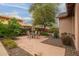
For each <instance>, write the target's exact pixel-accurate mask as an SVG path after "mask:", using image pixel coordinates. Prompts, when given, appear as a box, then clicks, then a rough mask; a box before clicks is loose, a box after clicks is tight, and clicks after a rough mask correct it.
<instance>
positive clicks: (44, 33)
mask: <svg viewBox="0 0 79 59" xmlns="http://www.w3.org/2000/svg"><path fill="white" fill-rule="evenodd" d="M40 34H41V35H44V36H48V35H49V34H48V32H41V33H40Z"/></svg>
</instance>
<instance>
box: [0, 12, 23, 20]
mask: <svg viewBox="0 0 79 59" xmlns="http://www.w3.org/2000/svg"><path fill="white" fill-rule="evenodd" d="M0 15H2V16H9V17H16V18H19V19H22V18H21V16H19V13H18V12H17V11H12V12H0Z"/></svg>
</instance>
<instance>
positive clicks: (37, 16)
mask: <svg viewBox="0 0 79 59" xmlns="http://www.w3.org/2000/svg"><path fill="white" fill-rule="evenodd" d="M29 11H30V12H31V13H32V17H33V19H34V20H33V25H42V26H43V27H44V28H45V27H46V26H52V25H53V24H55V17H56V11H57V4H49V3H43V4H41V3H37V4H32V6H31V8H30V10H29Z"/></svg>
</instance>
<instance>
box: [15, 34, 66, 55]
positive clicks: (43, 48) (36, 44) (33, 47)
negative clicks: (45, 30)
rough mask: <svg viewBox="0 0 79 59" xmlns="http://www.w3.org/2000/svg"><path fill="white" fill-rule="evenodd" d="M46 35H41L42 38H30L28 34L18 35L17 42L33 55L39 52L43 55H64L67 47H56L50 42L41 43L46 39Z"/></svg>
mask: <svg viewBox="0 0 79 59" xmlns="http://www.w3.org/2000/svg"><path fill="white" fill-rule="evenodd" d="M46 39H47V38H46V37H40V39H29V38H28V37H27V36H22V37H18V40H16V43H17V44H18V46H19V47H20V48H22V49H24V50H25V51H28V52H29V53H31V54H32V55H34V54H38V55H43V56H64V55H65V49H64V48H61V47H56V46H53V45H49V44H44V43H41V42H42V41H44V40H46Z"/></svg>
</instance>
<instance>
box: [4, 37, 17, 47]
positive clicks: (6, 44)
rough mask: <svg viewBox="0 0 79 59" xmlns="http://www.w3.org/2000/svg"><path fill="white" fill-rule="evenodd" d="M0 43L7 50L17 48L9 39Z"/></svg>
mask: <svg viewBox="0 0 79 59" xmlns="http://www.w3.org/2000/svg"><path fill="white" fill-rule="evenodd" d="M2 43H3V45H4V46H6V47H8V48H16V47H17V45H16V43H15V42H14V40H12V39H9V38H8V39H4V40H2Z"/></svg>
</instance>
